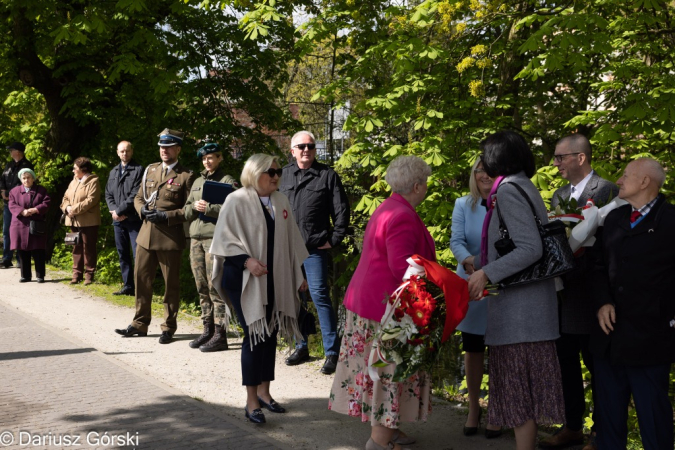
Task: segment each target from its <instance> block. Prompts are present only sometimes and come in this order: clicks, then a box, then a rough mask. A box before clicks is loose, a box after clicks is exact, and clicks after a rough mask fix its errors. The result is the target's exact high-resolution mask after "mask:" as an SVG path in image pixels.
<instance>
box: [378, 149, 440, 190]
mask: <svg viewBox="0 0 675 450" xmlns="http://www.w3.org/2000/svg"><path fill="white" fill-rule="evenodd" d="M429 175H431V167H429V164H427V163H425V162H424V160H423V159H422V158H419V157H417V156H399V157H397V158H395V159H394V160H393V161H392V162H391V163H390V164H389V167H387V173H386V174H385V175H384V179H385V180H386V181H387V183H388V184H389V186H391V190H392V191H394V192H395V193H397V194H404V195H405V194H410V193H411V192H412V190H413V187H414V186H415V183H418V184H426V182H427V178H428V177H429Z"/></svg>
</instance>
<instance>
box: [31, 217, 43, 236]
mask: <svg viewBox="0 0 675 450" xmlns="http://www.w3.org/2000/svg"><path fill="white" fill-rule="evenodd" d="M28 232H29V233H30V234H31V235H32V236H44V234H45V233H47V222H45V221H43V220H31V221H30V223H29V224H28Z"/></svg>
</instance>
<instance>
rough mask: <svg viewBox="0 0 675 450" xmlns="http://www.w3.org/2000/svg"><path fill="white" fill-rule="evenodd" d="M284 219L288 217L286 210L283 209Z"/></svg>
mask: <svg viewBox="0 0 675 450" xmlns="http://www.w3.org/2000/svg"><path fill="white" fill-rule="evenodd" d="M284 219H288V211H286V210H285V209H284Z"/></svg>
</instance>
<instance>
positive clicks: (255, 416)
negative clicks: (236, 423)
mask: <svg viewBox="0 0 675 450" xmlns="http://www.w3.org/2000/svg"><path fill="white" fill-rule="evenodd" d="M244 412H245V413H246V418H247V419H248V420H250V421H251V422H253V423H266V422H267V421H266V420H265V414H264V413H263V412H262V409H260V408H256V409H254V410H253V411H251V412H250V413H249V412H248V406H246V407H244Z"/></svg>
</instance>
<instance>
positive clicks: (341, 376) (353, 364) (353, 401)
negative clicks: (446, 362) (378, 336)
mask: <svg viewBox="0 0 675 450" xmlns="http://www.w3.org/2000/svg"><path fill="white" fill-rule="evenodd" d="M379 328H380V322H376V321H374V320H368V319H364V318H362V317H359V316H358V315H357V314H355V313H353V312H351V311H347V319H346V322H345V332H344V335H343V337H342V344H341V345H340V357H339V359H338V365H337V370H336V371H335V378H334V379H333V387H332V388H331V392H330V399H329V401H328V409H330V410H333V411H335V412H339V413H342V414H348V415H350V416H352V417H360V418H361V422H370V423H371V425H372V426H376V425H382V426H385V427H387V428H398V427H399V424H400V422H414V421H417V420H426V419H427V416H428V415H429V413H430V412H431V380H430V377H429V376H428V375H427V374H425V373H418V374H416V375H413V376H412V377H410V378H408V379H407V380H406V381H405V382H401V383H396V382H393V381H391V379H392V377H393V375H394V369H395V367H396V366H394V365H390V366H387V367H379V368H377V372H378V374H379V377H380V379H379V380H375V381H373V380H372V379H371V378H370V376H369V375H368V357H369V356H370V350H371V348H372V345H373V338H374V336H375V333H376V332H377V330H378V329H379Z"/></svg>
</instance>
